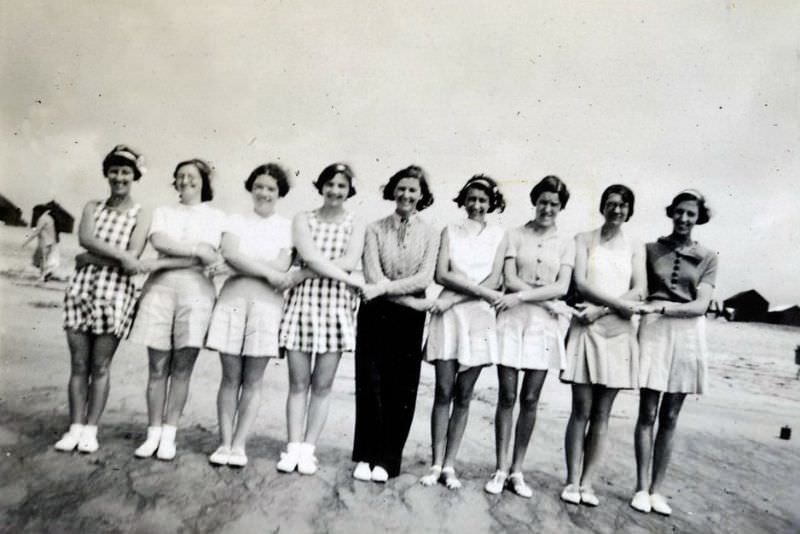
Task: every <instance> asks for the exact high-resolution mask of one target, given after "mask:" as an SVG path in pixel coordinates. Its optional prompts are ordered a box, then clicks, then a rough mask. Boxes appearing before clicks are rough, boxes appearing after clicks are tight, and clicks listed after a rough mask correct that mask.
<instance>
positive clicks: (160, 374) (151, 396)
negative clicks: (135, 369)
mask: <svg viewBox="0 0 800 534" xmlns="http://www.w3.org/2000/svg"><path fill="white" fill-rule="evenodd" d="M171 357H172V351H169V350H157V349H152V348H150V347H148V348H147V360H148V362H149V363H148V371H147V421H148V425H149V426H151V427H157V426H161V423H162V421H163V419H164V405H165V404H166V398H167V378H168V377H169V366H170V359H171Z"/></svg>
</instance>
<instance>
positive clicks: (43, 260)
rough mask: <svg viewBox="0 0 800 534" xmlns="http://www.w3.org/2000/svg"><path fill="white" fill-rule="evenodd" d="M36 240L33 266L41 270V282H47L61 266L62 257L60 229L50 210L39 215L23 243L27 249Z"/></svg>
mask: <svg viewBox="0 0 800 534" xmlns="http://www.w3.org/2000/svg"><path fill="white" fill-rule="evenodd" d="M34 238H37V241H36V250H34V251H33V266H34V267H36V268H37V269H39V281H40V282H47V281H48V280H49V279H50V278H51V277H53V275H54V273H55V272H56V270H57V269H58V267H59V266H60V265H61V255H60V254H59V251H58V241H59V239H58V229H57V228H56V222H55V220H54V219H53V216H52V215H50V210H46V211H45V212H44V213H42V214H41V215H39V219H38V220H37V221H36V226H35V227H34V229H33V232H31V234H30V235H29V236H28V237H27V238H25V241H23V242H22V245H21V246H22V247H25V246H26V245H27V244H28V243H30V242H31V241H32V240H33V239H34Z"/></svg>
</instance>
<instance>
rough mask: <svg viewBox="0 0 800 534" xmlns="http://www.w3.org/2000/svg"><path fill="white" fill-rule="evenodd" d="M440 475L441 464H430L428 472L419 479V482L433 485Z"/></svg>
mask: <svg viewBox="0 0 800 534" xmlns="http://www.w3.org/2000/svg"><path fill="white" fill-rule="evenodd" d="M441 476H442V466H441V465H432V466H431V468H430V471H428V474H427V475H425V476H424V477H422V478H420V479H419V483H420V484H422V485H423V486H433V485H434V484H436V483H437V482H439V478H440V477H441Z"/></svg>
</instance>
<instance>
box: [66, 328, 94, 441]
mask: <svg viewBox="0 0 800 534" xmlns="http://www.w3.org/2000/svg"><path fill="white" fill-rule="evenodd" d="M67 345H68V346H69V355H70V371H69V384H68V386H67V393H68V395H67V397H68V399H69V420H70V422H71V423H72V424H77V425H83V424H85V423H86V407H87V405H88V403H89V369H90V366H91V364H90V362H91V337H90V335H89V334H86V333H84V332H79V331H78V330H67Z"/></svg>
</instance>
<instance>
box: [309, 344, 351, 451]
mask: <svg viewBox="0 0 800 534" xmlns="http://www.w3.org/2000/svg"><path fill="white" fill-rule="evenodd" d="M341 356H342V353H341V352H326V353H325V354H317V356H316V361H315V362H314V372H313V373H312V375H311V400H310V401H309V403H308V421H307V423H306V439H305V440H304V441H305V442H306V443H311V444H313V445H316V443H317V440H318V439H319V435H320V434H321V433H322V427H324V426H325V421H326V420H327V419H328V409H329V407H330V394H331V388H332V387H333V379H334V378H335V377H336V369H338V368H339V359H340V358H341Z"/></svg>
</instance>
